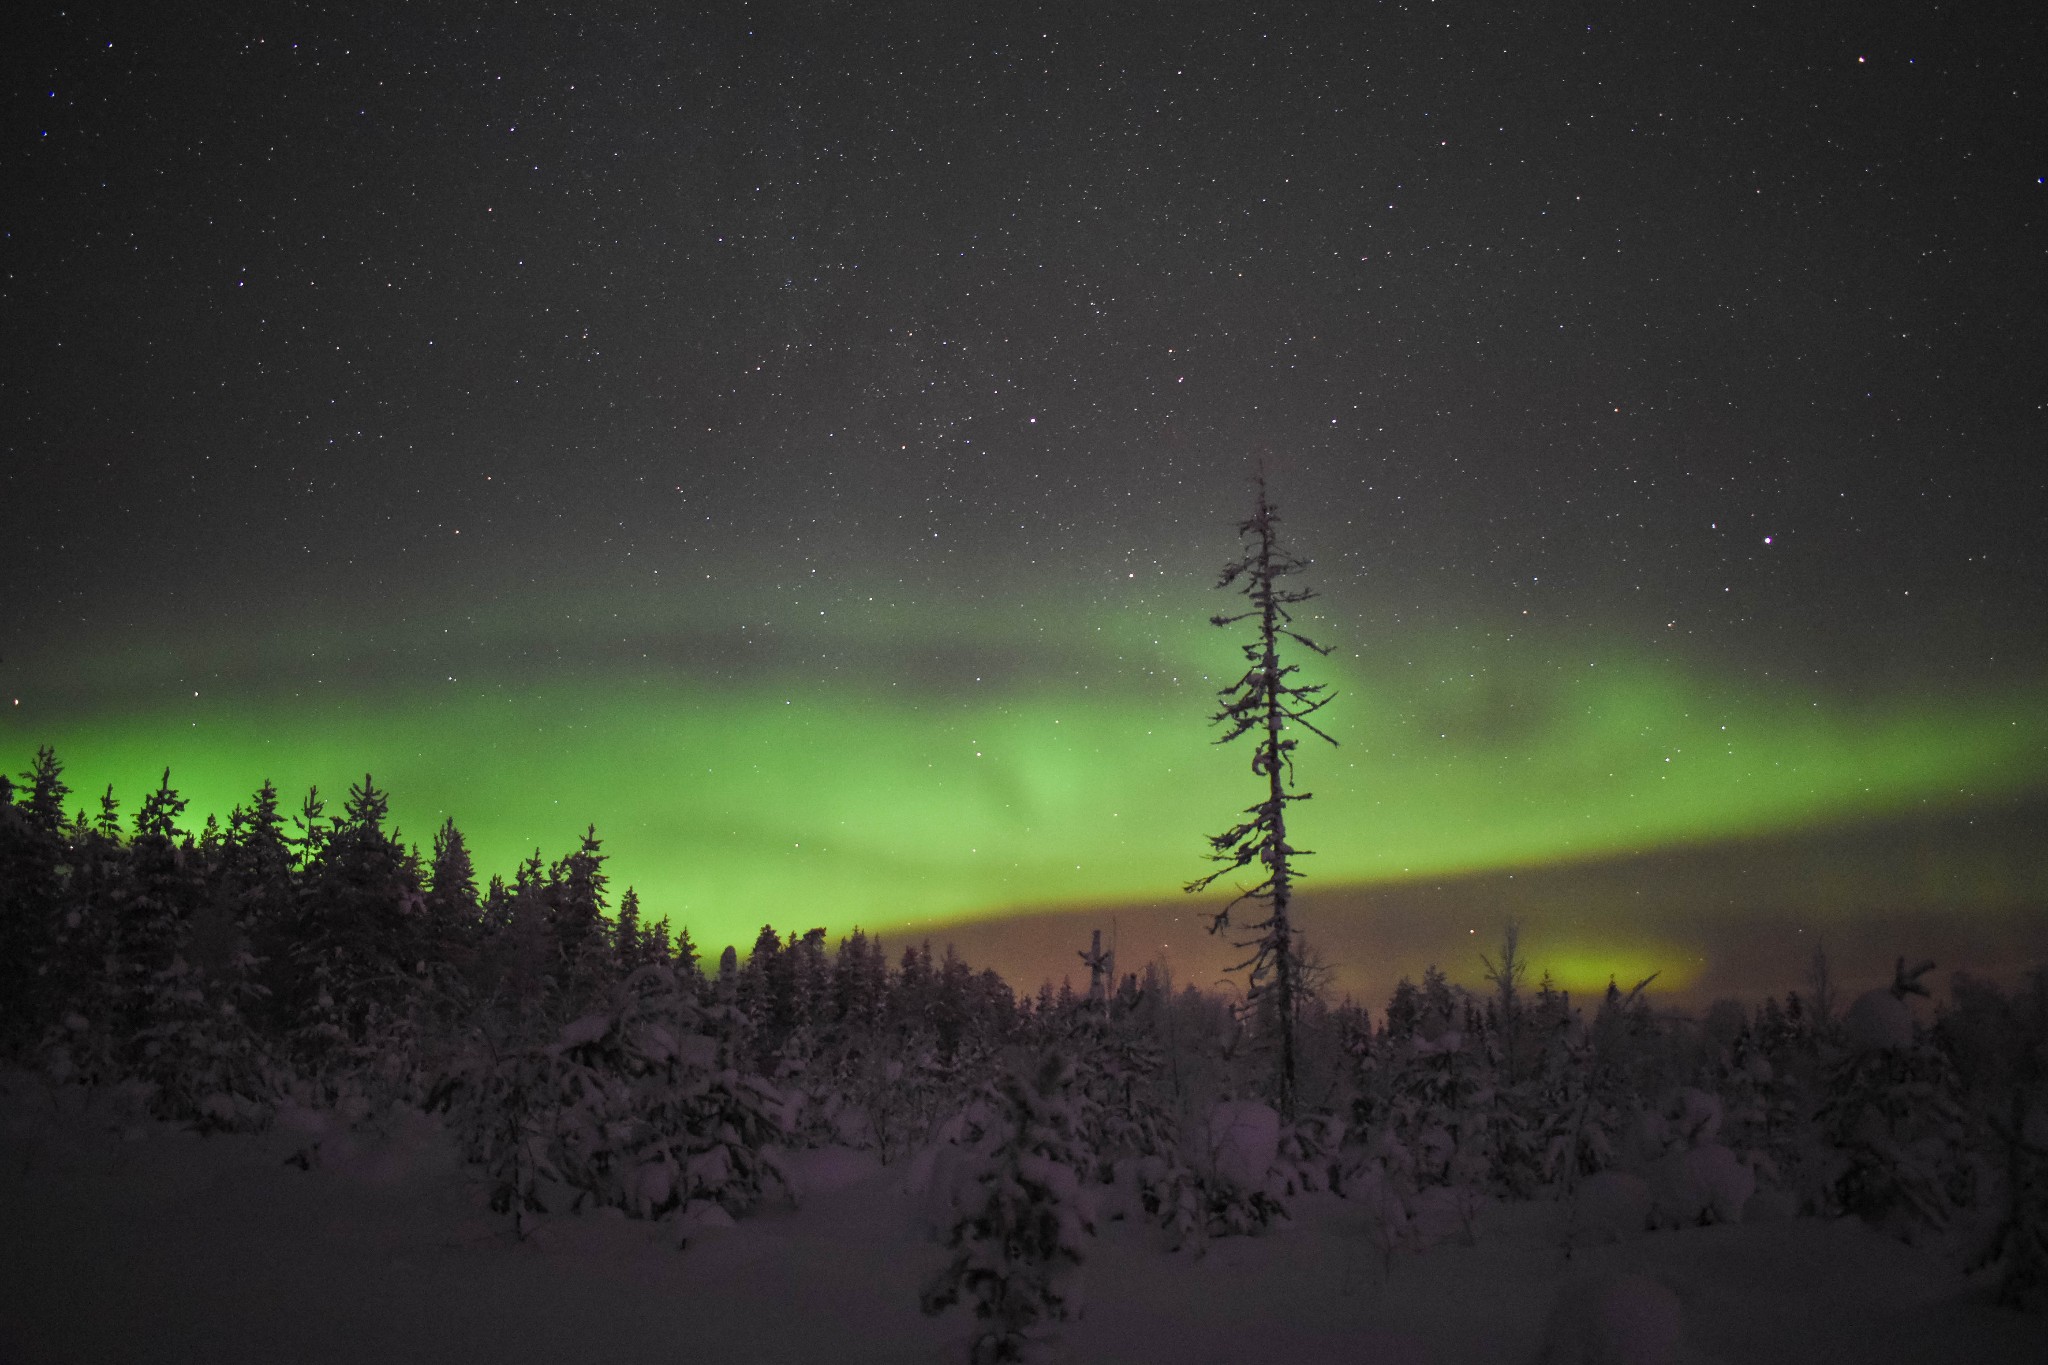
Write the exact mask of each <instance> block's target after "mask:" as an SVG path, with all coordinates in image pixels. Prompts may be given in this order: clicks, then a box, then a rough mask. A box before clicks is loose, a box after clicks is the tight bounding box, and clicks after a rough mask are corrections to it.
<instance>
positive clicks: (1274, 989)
mask: <svg viewBox="0 0 2048 1365" xmlns="http://www.w3.org/2000/svg"><path fill="white" fill-rule="evenodd" d="M1253 486H1254V490H1255V492H1256V494H1257V500H1256V502H1255V504H1254V506H1253V509H1252V515H1251V516H1250V517H1249V518H1248V519H1247V520H1245V521H1243V522H1240V523H1239V524H1238V528H1237V530H1238V536H1239V539H1240V541H1241V544H1242V550H1241V552H1240V553H1239V555H1238V557H1237V558H1236V559H1234V560H1232V561H1231V562H1230V563H1229V564H1227V565H1225V566H1224V569H1223V574H1222V577H1221V578H1219V579H1218V580H1217V584H1216V586H1217V587H1218V588H1229V587H1232V586H1236V587H1237V589H1238V591H1240V592H1242V593H1243V594H1244V596H1245V598H1246V599H1247V600H1248V601H1249V602H1250V606H1249V607H1247V608H1246V609H1245V610H1244V611H1240V612H1236V613H1234V614H1227V615H1217V616H1213V617H1211V618H1210V624H1212V625H1214V626H1217V627H1219V628H1228V627H1230V626H1234V625H1236V624H1237V623H1238V622H1240V621H1247V620H1250V621H1254V622H1256V623H1257V632H1256V634H1255V635H1254V636H1253V638H1252V639H1251V640H1250V641H1249V642H1247V643H1246V644H1244V645H1243V646H1241V648H1242V649H1243V651H1244V658H1245V663H1246V665H1247V666H1246V668H1245V671H1244V673H1243V675H1242V676H1240V677H1239V678H1238V679H1237V681H1235V682H1233V683H1231V684H1230V685H1229V686H1227V687H1225V688H1223V689H1221V691H1220V692H1219V693H1218V697H1219V698H1220V700H1221V701H1222V707H1221V709H1219V710H1218V711H1217V712H1216V714H1215V715H1214V716H1212V717H1210V723H1211V724H1214V725H1221V726H1223V727H1224V733H1223V735H1222V737H1221V738H1219V739H1218V740H1217V741H1216V743H1218V744H1228V743H1230V742H1231V741H1232V740H1235V739H1239V738H1241V737H1243V736H1245V735H1250V736H1252V744H1253V748H1252V765H1251V766H1252V773H1253V775H1254V776H1256V777H1260V778H1263V779H1265V783H1266V793H1265V796H1264V798H1263V799H1261V800H1260V801H1259V802H1258V803H1257V804H1255V805H1252V806H1249V807H1247V808H1246V809H1245V811H1244V815H1245V817H1246V818H1245V819H1243V820H1241V821H1239V822H1238V823H1237V824H1235V825H1233V826H1231V827H1230V828H1229V829H1227V830H1225V831H1223V833H1221V834H1214V835H1211V836H1209V857H1210V859H1211V860H1212V861H1214V862H1218V863H1221V864H1222V866H1221V867H1219V868H1217V869H1216V870H1215V871H1214V872H1211V873H1210V874H1209V875H1208V876H1206V877H1197V878H1196V879H1195V880H1193V881H1191V882H1189V883H1188V884H1187V887H1186V889H1187V890H1188V891H1189V892H1190V893H1193V892H1198V891H1204V890H1206V889H1208V887H1209V886H1210V884H1211V883H1213V882H1215V881H1216V880H1217V879H1219V878H1221V877H1225V876H1228V875H1230V874H1231V873H1233V872H1236V871H1237V870H1238V869H1240V868H1242V867H1245V866H1246V865H1247V864H1252V863H1256V864H1257V865H1258V867H1259V870H1260V872H1261V873H1262V874H1263V875H1262V876H1261V878H1260V880H1259V881H1258V882H1257V884H1255V885H1253V886H1252V887H1250V888H1249V889H1247V890H1244V891H1242V892H1240V894H1239V895H1238V896H1237V898H1236V899H1235V900H1233V901H1231V902H1230V904H1228V905H1226V906H1224V907H1223V909H1222V910H1220V911H1218V912H1217V913H1216V915H1215V917H1214V919H1213V920H1212V921H1211V923H1210V926H1209V931H1210V932H1211V933H1220V932H1221V931H1223V930H1224V929H1227V928H1229V927H1230V915H1231V912H1232V911H1233V910H1235V909H1236V908H1237V907H1238V906H1239V905H1242V904H1243V903H1245V902H1246V901H1251V902H1253V903H1255V904H1261V905H1263V906H1264V907H1265V909H1266V914H1265V917H1264V918H1262V919H1259V920H1256V921H1254V922H1252V923H1250V924H1248V925H1246V926H1245V928H1246V929H1247V930H1248V931H1249V932H1250V933H1252V934H1254V935H1256V937H1254V938H1249V939H1246V940H1244V941H1243V942H1241V943H1239V944H1238V946H1239V947H1240V948H1244V949H1248V950H1250V952H1251V954H1252V955H1251V956H1250V957H1249V958H1247V959H1245V960H1244V961H1243V962H1241V963H1239V964H1238V965H1237V967H1235V968H1233V970H1237V971H1243V970H1246V969H1249V971H1250V981H1249V983H1248V984H1249V989H1248V991H1247V992H1246V994H1247V996H1248V997H1249V998H1250V999H1251V1000H1253V1001H1259V1000H1261V999H1263V998H1264V997H1266V996H1268V995H1270V996H1271V1003H1272V1005H1273V1009H1274V1013H1275V1015H1276V1017H1277V1020H1278V1025H1279V1035H1280V1037H1279V1042H1280V1077H1279V1085H1278V1092H1279V1093H1278V1095H1277V1099H1278V1100H1279V1108H1280V1112H1281V1113H1282V1114H1283V1115H1284V1116H1286V1117H1288V1118H1292V1117H1293V1114H1294V1090H1295V1038H1294V1033H1295V1013H1296V1009H1297V1008H1298V1004H1299V996H1300V993H1301V948H1300V943H1299V941H1298V937H1297V934H1296V931H1295V928H1294V923H1293V920H1292V919H1291V917H1290V912H1289V903H1290V901H1291V900H1292V898H1293V894H1294V883H1295V882H1296V881H1297V880H1298V879H1299V877H1300V875H1301V874H1300V873H1299V872H1298V871H1297V870H1296V868H1295V861H1296V860H1297V859H1299V858H1302V857H1304V856H1306V855H1307V854H1308V853H1309V851H1310V850H1308V849H1300V848H1296V847H1294V846H1293V845H1292V844H1290V843H1288V841H1287V807H1288V806H1289V805H1291V804H1293V803H1294V802H1296V801H1306V800H1308V799H1309V797H1310V795H1311V793H1309V792H1304V791H1295V790H1293V789H1292V788H1293V786H1294V750H1295V748H1296V746H1297V745H1298V744H1299V743H1300V741H1299V740H1298V739H1296V738H1294V737H1292V736H1291V735H1290V734H1289V731H1291V730H1293V729H1295V728H1296V727H1299V728H1300V729H1301V730H1305V731H1307V732H1308V733H1309V734H1312V735H1314V736H1316V737H1317V738H1318V739H1322V740H1325V741H1327V742H1329V743H1330V744H1332V745H1334V744H1336V742H1337V741H1336V740H1335V739H1332V738H1331V737H1330V736H1329V735H1328V734H1325V733H1324V732H1323V731H1322V730H1321V729H1319V728H1318V727H1317V726H1316V725H1315V723H1314V722H1312V721H1311V720H1309V717H1310V716H1312V715H1314V714H1315V713H1316V712H1317V711H1320V710H1321V709H1322V708H1323V707H1324V706H1326V705H1327V704H1328V703H1329V702H1330V700H1331V698H1330V697H1329V696H1328V695H1326V694H1325V690H1324V686H1323V684H1321V683H1300V682H1292V681H1289V680H1290V679H1291V678H1293V676H1294V675H1295V674H1296V673H1297V672H1298V671H1299V669H1298V666H1297V665H1295V664H1290V663H1283V662H1282V660H1281V649H1282V645H1283V643H1284V642H1288V641H1291V642H1293V643H1294V644H1297V645H1300V646H1301V647H1302V648H1304V649H1307V650H1309V651H1310V652H1312V653H1315V654H1328V653H1329V652H1330V651H1329V649H1328V648H1327V647H1325V646H1323V645H1319V644H1317V643H1316V642H1315V641H1314V640H1311V639H1309V638H1308V637H1307V636H1306V635H1303V634H1301V633H1300V632H1299V631H1297V630H1295V629H1294V627H1293V621H1294V616H1293V613H1292V612H1291V610H1290V608H1292V607H1296V606H1299V605H1300V604H1301V603H1303V602H1307V601H1309V600H1310V599H1311V598H1313V597H1315V595H1316V594H1315V593H1314V591H1312V590H1311V589H1308V588H1283V587H1281V586H1280V580H1281V579H1283V578H1286V577H1288V576H1290V575H1292V574H1296V573H1299V572H1301V571H1302V570H1303V569H1305V568H1307V567H1308V561H1307V560H1304V559H1301V558H1298V557H1297V556H1295V555H1294V554H1293V553H1291V552H1290V551H1288V550H1287V549H1285V548H1283V547H1282V546H1281V544H1280V539H1279V534H1278V531H1277V527H1278V524H1279V520H1280V518H1279V515H1278V512H1277V510H1276V509H1275V508H1274V507H1273V504H1272V503H1271V502H1270V501H1269V500H1268V499H1267V497H1266V476H1265V471H1264V470H1263V469H1261V470H1259V472H1258V473H1257V474H1256V475H1255V476H1254V478H1253Z"/></svg>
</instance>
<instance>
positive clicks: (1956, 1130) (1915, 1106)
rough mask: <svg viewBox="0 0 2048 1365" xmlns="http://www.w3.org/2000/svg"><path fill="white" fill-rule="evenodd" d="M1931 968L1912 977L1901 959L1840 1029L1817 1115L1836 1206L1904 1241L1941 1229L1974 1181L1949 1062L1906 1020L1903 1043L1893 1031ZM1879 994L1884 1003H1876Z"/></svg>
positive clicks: (1969, 1194)
mask: <svg viewBox="0 0 2048 1365" xmlns="http://www.w3.org/2000/svg"><path fill="white" fill-rule="evenodd" d="M1932 965H1933V964H1931V963H1929V964H1926V965H1925V966H1922V967H1920V968H1918V969H1916V970H1915V971H1913V972H1910V973H1909V972H1907V971H1906V969H1905V962H1904V960H1903V959H1901V960H1900V963H1899V971H1898V979H1897V981H1896V982H1895V983H1894V985H1893V987H1892V988H1891V990H1890V991H1889V992H1888V993H1887V992H1876V993H1872V994H1871V995H1866V996H1863V997H1861V998H1859V999H1858V1001H1857V1006H1858V1007H1861V1008H1860V1019H1861V1022H1860V1023H1858V1024H1854V1025H1851V1024H1849V1023H1847V1022H1846V1021H1845V1024H1844V1034H1845V1037H1846V1038H1847V1039H1848V1040H1849V1044H1850V1046H1849V1049H1848V1051H1847V1053H1846V1054H1845V1055H1843V1056H1840V1057H1839V1058H1837V1059H1836V1060H1835V1062H1834V1063H1833V1064H1832V1065H1831V1066H1830V1067H1829V1069H1828V1071H1827V1092H1826V1098H1825V1100H1824V1102H1823V1104H1822V1106H1821V1110H1820V1123H1821V1129H1822V1132H1823V1134H1824V1135H1825V1137H1826V1139H1827V1141H1828V1142H1829V1144H1830V1145H1831V1146H1832V1147H1833V1148H1834V1149H1835V1162H1836V1170H1835V1172H1834V1174H1833V1177H1832V1179H1831V1180H1830V1182H1829V1184H1830V1193H1831V1194H1832V1196H1833V1199H1834V1201H1835V1204H1836V1205H1837V1206H1838V1207H1839V1208H1841V1209H1842V1211H1844V1212H1847V1213H1854V1214H1858V1215H1860V1216H1861V1217H1863V1218H1865V1219H1867V1220H1869V1221H1870V1222H1873V1223H1876V1224H1879V1225H1880V1226H1883V1227H1886V1228H1888V1229H1890V1230H1891V1231H1893V1232H1896V1233H1898V1234H1899V1235H1901V1236H1905V1237H1909V1238H1910V1237H1913V1236H1917V1235H1919V1234H1921V1233H1924V1232H1927V1231H1931V1230H1933V1229H1937V1228H1941V1227H1944V1226H1946V1225H1947V1224H1948V1223H1949V1221H1950V1219H1951V1218H1952V1217H1953V1216H1954V1214H1955V1213H1956V1211H1957V1210H1958V1209H1959V1208H1961V1207H1962V1206H1964V1205H1965V1204H1967V1203H1968V1202H1969V1200H1970V1199H1971V1197H1972V1194H1973V1190H1972V1186H1973V1183H1974V1177H1975V1168H1974V1166H1973V1164H1972V1163H1971V1161H1970V1160H1969V1155H1968V1152H1967V1150H1966V1143H1967V1137H1968V1131H1967V1130H1968V1125H1967V1118H1966V1115H1965V1113H1964V1111H1963V1109H1962V1106H1961V1104H1960V1103H1959V1093H1958V1090H1959V1088H1958V1085H1957V1082H1956V1076H1955V1070H1954V1066H1953V1064H1952V1062H1951V1060H1950V1058H1949V1056H1948V1055H1947V1053H1946V1052H1944V1051H1943V1050H1942V1049H1941V1048H1940V1047H1938V1046H1936V1045H1935V1043H1934V1040H1933V1039H1932V1038H1931V1037H1929V1036H1928V1035H1927V1034H1926V1033H1925V1032H1923V1031H1922V1030H1921V1029H1919V1028H1918V1027H1917V1026H1916V1025H1913V1023H1912V1019H1911V1016H1910V1014H1908V1015H1907V1016H1906V1022H1907V1025H1908V1027H1907V1028H1906V1029H1905V1030H1904V1031H1903V1035H1902V1032H1901V1030H1900V1029H1899V1027H1898V1026H1897V1025H1898V1012H1899V1011H1902V1010H1904V1009H1905V1004H1904V999H1905V997H1906V996H1907V995H1908V994H1920V995H1925V994H1926V993H1927V992H1926V990H1925V988H1924V987H1922V986H1920V984H1919V981H1918V978H1919V977H1920V975H1922V974H1923V973H1924V972H1925V971H1927V970H1928V968H1930V967H1931V966H1932ZM1880 994H1882V995H1885V996H1886V998H1887V1000H1888V1001H1889V1003H1888V1004H1878V1003H1874V998H1875V996H1876V995H1880ZM1866 1002H1873V1003H1868V1004H1866ZM1858 1014H1859V1009H1858V1008H1852V1010H1851V1015H1852V1016H1855V1015H1858ZM1902 1036H1903V1039H1904V1041H1903V1042H1901V1041H1900V1039H1901V1037H1902Z"/></svg>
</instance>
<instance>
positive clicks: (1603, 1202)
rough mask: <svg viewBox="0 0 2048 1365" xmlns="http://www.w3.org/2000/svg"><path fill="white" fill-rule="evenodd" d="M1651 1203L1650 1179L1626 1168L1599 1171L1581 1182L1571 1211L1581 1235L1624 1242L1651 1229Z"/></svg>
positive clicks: (1595, 1239)
mask: <svg viewBox="0 0 2048 1365" xmlns="http://www.w3.org/2000/svg"><path fill="white" fill-rule="evenodd" d="M1652 1206H1653V1201H1652V1199H1651V1195H1650V1183H1649V1182H1648V1181H1647V1180H1644V1179H1643V1178H1642V1177H1641V1176H1639V1175H1630V1174H1629V1173H1628V1172H1626V1171H1600V1172H1597V1173H1596V1174H1594V1175H1590V1176H1588V1177H1586V1179H1585V1181H1584V1182H1582V1183H1581V1184H1580V1185H1579V1191H1578V1195H1577V1197H1576V1200H1575V1202H1574V1203H1573V1206H1572V1213H1573V1218H1574V1220H1575V1221H1576V1223H1577V1227H1578V1229H1579V1231H1580V1233H1581V1235H1583V1236H1585V1237H1587V1238H1589V1239H1591V1240H1594V1241H1609V1242H1623V1241H1627V1240H1628V1239H1629V1238H1631V1237H1640V1236H1642V1234H1643V1233H1644V1232H1645V1231H1646V1230H1647V1229H1648V1228H1649V1226H1650V1211H1651V1208H1652Z"/></svg>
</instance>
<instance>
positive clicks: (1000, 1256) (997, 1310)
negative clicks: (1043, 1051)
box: [921, 1054, 1094, 1365]
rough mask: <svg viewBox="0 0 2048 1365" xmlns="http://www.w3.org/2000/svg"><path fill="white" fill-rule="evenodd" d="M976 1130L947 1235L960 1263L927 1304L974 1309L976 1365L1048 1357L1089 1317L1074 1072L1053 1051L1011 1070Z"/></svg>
mask: <svg viewBox="0 0 2048 1365" xmlns="http://www.w3.org/2000/svg"><path fill="white" fill-rule="evenodd" d="M973 1128H974V1130H973V1131H972V1132H969V1133H966V1134H963V1137H964V1138H965V1139H966V1140H965V1141H964V1142H963V1143H961V1144H960V1150H962V1151H963V1152H965V1153H967V1154H968V1155H969V1159H970V1161H971V1167H970V1168H968V1169H964V1170H962V1171H959V1172H956V1173H955V1175H954V1177H953V1178H952V1180H950V1181H949V1182H948V1183H949V1184H950V1185H951V1186H952V1187H953V1189H954V1190H956V1191H957V1192H958V1193H957V1195H956V1196H955V1197H956V1198H957V1199H958V1201H959V1209H960V1211H959V1216H958V1217H957V1219H956V1220H955V1222H954V1224H953V1226H952V1228H951V1229H950V1230H949V1232H948V1233H947V1236H946V1245H947V1247H948V1248H949V1249H950V1250H951V1251H952V1253H953V1255H952V1258H951V1259H950V1260H949V1261H948V1262H947V1264H946V1266H945V1268H944V1269H942V1270H941V1271H940V1272H939V1273H938V1274H937V1275H936V1276H934V1277H933V1278H932V1280H931V1281H930V1282H929V1283H927V1284H926V1285H925V1287H924V1291H923V1295H922V1299H921V1303H922V1306H923V1308H924V1311H925V1312H927V1313H939V1312H942V1311H944V1310H945V1309H946V1308H949V1307H951V1306H953V1305H954V1304H957V1303H961V1302H963V1301H965V1302H967V1303H969V1304H970V1305H971V1306H972V1308H973V1311H974V1316H975V1318H976V1319H977V1321H978V1322H979V1323H980V1327H979V1329H978V1330H977V1332H976V1334H975V1337H974V1343H973V1346H972V1349H971V1350H970V1352H969V1359H970V1360H971V1361H974V1362H976V1365H979V1363H980V1362H984V1361H1035V1360H1044V1359H1048V1358H1049V1357H1050V1355H1051V1352H1052V1347H1053V1334H1054V1332H1055V1331H1056V1330H1057V1324H1059V1323H1060V1322H1062V1321H1065V1320H1066V1319H1068V1318H1072V1317H1076V1316H1078V1315H1079V1314H1080V1311H1081V1283H1080V1270H1081V1264H1082V1261H1083V1258H1084V1255H1085V1252H1084V1247H1085V1241H1084V1238H1085V1237H1086V1236H1087V1235H1088V1234H1090V1233H1092V1232H1093V1231H1094V1214H1093V1210H1092V1208H1091V1205H1090V1201H1089V1199H1088V1196H1087V1193H1086V1192H1085V1191H1084V1190H1083V1189H1082V1187H1081V1172H1083V1171H1084V1170H1085V1169H1086V1168H1087V1167H1088V1164H1089V1161H1090V1157H1091V1154H1090V1153H1089V1152H1088V1151H1087V1150H1086V1148H1085V1146H1084V1145H1083V1142H1082V1137H1081V1131H1082V1124H1081V1122H1080V1121H1079V1117H1078V1115H1077V1113H1076V1105H1075V1103H1074V1069H1073V1066H1072V1064H1071V1063H1070V1062H1068V1061H1067V1060H1065V1059H1063V1058H1061V1057H1059V1056H1058V1055H1057V1054H1048V1055H1047V1056H1046V1057H1045V1058H1044V1059H1043V1061H1042V1062H1041V1063H1040V1064H1039V1065H1038V1067H1037V1068H1036V1070H1035V1072H1033V1073H1031V1074H1025V1073H1024V1072H1023V1071H1021V1070H1015V1069H1013V1070H1010V1071H1007V1072H1005V1073H1004V1074H1003V1075H1002V1076H1001V1077H999V1078H998V1079H997V1081H996V1082H995V1083H994V1084H993V1085H991V1086H990V1087H989V1088H988V1090H987V1092H986V1093H985V1095H984V1096H983V1103H982V1105H981V1106H980V1108H979V1109H978V1111H977V1112H976V1115H975V1119H974V1123H973Z"/></svg>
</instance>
